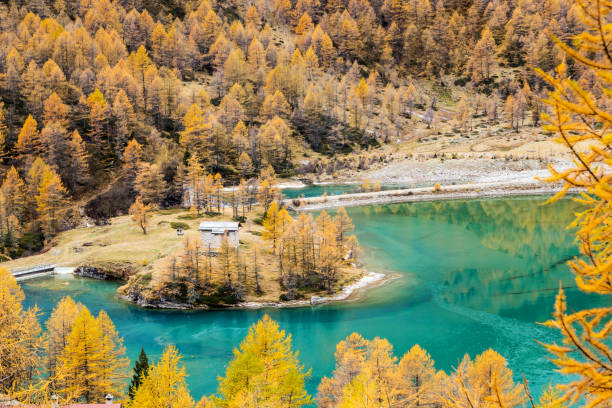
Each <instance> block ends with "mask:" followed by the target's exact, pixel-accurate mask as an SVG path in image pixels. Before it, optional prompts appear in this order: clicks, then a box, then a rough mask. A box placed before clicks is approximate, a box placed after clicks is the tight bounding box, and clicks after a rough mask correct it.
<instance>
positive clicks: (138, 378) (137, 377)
mask: <svg viewBox="0 0 612 408" xmlns="http://www.w3.org/2000/svg"><path fill="white" fill-rule="evenodd" d="M148 370H149V359H148V358H147V354H146V353H145V351H144V348H141V349H140V356H139V357H138V360H137V361H136V363H134V376H133V377H132V382H131V383H130V388H129V389H128V396H129V397H130V399H132V398H134V394H136V390H137V389H138V387H140V384H141V383H142V379H143V378H144V376H145V375H147V371H148Z"/></svg>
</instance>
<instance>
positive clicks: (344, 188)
mask: <svg viewBox="0 0 612 408" xmlns="http://www.w3.org/2000/svg"><path fill="white" fill-rule="evenodd" d="M426 185H429V184H426ZM431 185H433V183H431ZM424 186H425V185H422V184H382V185H381V186H380V187H381V190H396V189H404V188H410V187H424ZM360 187H361V185H360V184H311V185H308V186H304V187H299V188H284V189H282V191H283V195H284V196H285V197H286V198H297V197H306V198H307V197H319V196H322V195H323V194H327V195H339V194H345V193H346V194H350V193H357V192H359V189H360Z"/></svg>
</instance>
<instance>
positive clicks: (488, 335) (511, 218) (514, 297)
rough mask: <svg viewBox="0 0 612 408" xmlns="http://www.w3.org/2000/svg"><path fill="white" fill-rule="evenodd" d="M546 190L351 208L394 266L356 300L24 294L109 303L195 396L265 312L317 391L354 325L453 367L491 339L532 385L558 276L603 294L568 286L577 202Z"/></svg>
mask: <svg viewBox="0 0 612 408" xmlns="http://www.w3.org/2000/svg"><path fill="white" fill-rule="evenodd" d="M542 203H543V199H541V198H511V199H508V198H507V199H486V200H470V201H466V200H454V201H444V202H423V203H406V204H392V205H380V206H366V207H354V208H348V209H347V210H348V213H349V215H350V216H351V217H352V218H353V222H354V224H355V226H356V229H355V233H356V234H357V237H358V238H359V241H360V242H361V245H362V256H361V260H362V262H363V263H364V264H365V265H366V266H367V268H368V269H369V270H372V271H384V272H391V273H396V274H399V275H400V278H398V279H397V280H395V281H392V282H391V283H389V284H387V285H385V286H382V287H378V288H375V289H372V290H370V291H368V292H367V293H366V294H365V296H363V297H362V298H361V300H359V301H355V302H348V303H337V304H330V305H322V306H317V307H312V308H310V307H308V308H299V309H267V310H232V311H212V312H181V311H171V312H169V311H151V310H143V309H139V308H137V307H134V306H132V305H129V304H127V303H124V302H120V301H118V300H116V298H115V290H116V288H117V285H116V284H115V283H111V282H101V281H94V280H87V279H82V278H73V277H56V278H39V279H34V280H30V281H25V282H23V283H22V287H23V289H24V291H25V293H26V304H27V305H34V304H37V305H38V306H39V307H40V308H41V309H42V311H43V316H42V318H43V319H45V318H46V316H48V313H49V312H50V311H51V309H52V308H53V306H54V305H55V303H56V302H57V301H58V300H59V299H60V298H61V297H62V296H65V295H70V296H72V297H73V298H75V299H76V300H78V301H80V302H82V303H84V304H85V305H86V306H87V307H89V308H90V310H92V311H93V312H96V313H97V312H98V311H99V310H100V309H102V308H103V309H105V310H106V311H107V312H108V314H109V315H110V317H111V318H112V319H113V321H114V322H115V324H116V326H117V329H118V331H119V334H120V335H121V336H123V338H124V339H125V344H126V346H127V351H128V356H129V357H130V359H131V360H132V361H133V360H135V359H136V358H137V356H138V352H139V351H140V347H141V346H143V347H144V348H145V350H146V351H147V353H148V354H149V355H150V356H151V357H154V358H155V357H158V356H159V354H160V353H161V350H162V349H163V347H164V345H166V344H170V343H173V344H176V345H177V347H178V348H179V350H180V352H181V353H182V354H183V360H184V363H185V365H186V368H187V373H188V374H189V378H188V382H189V385H190V389H191V392H192V394H193V395H194V397H195V398H199V397H200V396H201V395H203V394H210V393H212V392H214V390H215V389H216V386H217V376H218V375H220V374H222V373H223V372H224V367H225V365H226V363H227V362H228V361H229V360H230V359H231V357H232V349H233V348H234V347H236V346H237V345H238V344H239V342H240V341H241V340H242V338H243V337H244V336H245V335H246V333H247V330H248V328H249V326H250V325H251V324H253V322H255V321H256V320H257V319H259V318H260V317H261V316H262V315H263V314H264V313H269V314H270V315H271V317H273V318H274V319H276V320H277V321H278V322H279V324H280V325H281V327H282V328H283V329H285V330H286V331H288V332H290V333H291V334H292V336H293V345H294V348H295V349H297V350H299V352H300V359H301V361H302V363H303V364H304V365H305V366H306V367H307V368H312V377H311V378H310V380H309V382H308V389H309V391H310V392H311V393H313V394H315V393H316V387H317V384H318V383H319V381H320V379H321V377H322V376H325V375H330V374H331V372H332V370H333V367H334V358H333V355H334V350H335V345H336V343H338V342H339V341H340V340H342V339H343V338H345V337H346V336H348V335H349V334H350V333H351V332H354V331H356V332H359V333H361V334H362V335H364V336H366V337H369V338H373V337H375V336H380V337H386V338H387V339H389V341H390V342H391V343H392V344H393V345H394V350H395V353H396V355H398V356H400V355H401V354H403V353H405V352H406V351H407V350H408V349H409V348H410V347H411V346H412V345H413V344H415V343H418V344H420V345H421V346H422V347H424V348H425V349H426V350H427V351H428V352H429V353H430V354H431V356H432V358H433V359H434V360H435V362H436V367H437V368H438V369H444V370H451V369H452V367H453V366H455V365H456V364H457V363H458V361H459V360H460V359H461V358H462V357H463V355H464V354H465V353H469V354H470V355H471V356H472V357H474V356H475V355H476V354H478V353H481V352H482V351H484V350H486V349H487V348H490V347H492V348H494V349H495V350H497V351H498V352H500V353H501V354H502V355H504V356H505V357H506V359H507V360H508V362H509V365H510V367H511V369H512V370H513V371H514V374H515V378H516V379H517V380H519V379H521V378H522V375H523V374H525V376H526V377H527V379H528V380H529V382H530V385H531V389H532V392H533V393H534V394H535V395H539V393H540V390H541V389H542V388H543V387H545V386H547V385H548V384H549V383H550V382H551V381H553V382H555V381H559V380H560V378H559V376H558V375H557V374H556V373H555V372H554V371H553V366H552V364H551V363H549V362H548V361H547V360H546V359H545V357H546V353H545V351H544V350H543V348H542V347H541V346H539V345H538V344H537V343H536V342H535V341H534V340H535V339H537V340H540V341H545V342H550V341H553V340H555V339H556V338H557V337H556V333H555V332H553V331H551V330H549V329H546V328H544V327H542V326H539V325H538V324H537V322H542V321H545V320H547V319H548V318H549V316H550V314H551V312H552V308H553V302H554V297H555V294H556V292H557V290H558V288H559V282H560V281H562V282H563V286H564V287H568V288H569V289H567V291H568V300H569V303H570V307H571V308H573V309H579V308H582V307H585V306H595V305H598V304H604V303H606V304H609V302H610V300H611V299H609V298H601V297H600V298H598V297H588V296H586V295H584V294H582V293H580V292H578V291H577V290H575V289H572V287H574V286H575V284H574V281H573V279H572V276H571V273H570V272H569V268H568V267H567V266H566V265H565V261H566V260H567V259H568V258H571V257H573V256H575V255H577V254H578V250H577V247H576V246H575V243H574V242H573V239H572V236H571V232H570V231H568V230H566V228H565V226H566V225H567V224H568V223H569V222H570V220H571V212H572V210H574V209H576V208H577V207H576V204H575V203H573V202H572V201H571V200H563V201H560V202H558V203H556V204H552V205H547V206H542Z"/></svg>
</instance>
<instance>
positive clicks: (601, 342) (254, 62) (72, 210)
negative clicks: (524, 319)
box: [0, 0, 612, 408]
mask: <svg viewBox="0 0 612 408" xmlns="http://www.w3.org/2000/svg"><path fill="white" fill-rule="evenodd" d="M611 11H612V5H610V3H609V2H603V1H600V0H576V1H573V0H517V1H501V0H438V1H437V2H435V3H434V2H430V1H429V0H348V1H347V0H327V1H324V0H249V1H241V0H228V1H221V0H217V1H213V0H210V1H209V0H201V1H198V0H195V1H189V0H163V1H152V0H115V1H110V0H81V1H78V0H54V1H50V0H10V1H2V2H0V249H1V252H2V254H1V256H2V260H7V259H14V258H19V257H22V256H27V255H30V254H34V253H39V252H41V251H42V250H43V249H49V248H50V247H52V246H53V244H54V241H53V240H54V239H57V238H56V237H57V236H58V234H60V233H61V232H62V231H66V230H69V229H72V228H75V227H76V226H79V225H83V224H84V223H85V222H92V223H97V224H104V223H106V222H108V220H109V219H110V218H111V217H114V216H116V215H122V214H127V213H129V215H130V219H131V220H132V221H133V223H134V224H135V225H134V226H133V227H134V228H135V229H136V230H138V231H139V233H140V231H142V235H146V234H147V232H148V231H150V227H151V226H150V220H151V214H152V212H153V211H154V210H155V209H158V208H161V209H167V208H170V207H179V206H184V207H188V208H189V213H188V214H187V215H185V217H187V218H186V219H189V220H197V219H199V218H200V217H204V216H207V217H209V216H210V217H217V216H218V217H222V216H224V212H223V211H224V207H225V206H227V207H231V210H232V218H233V219H234V220H236V221H241V222H245V221H246V220H247V218H248V217H246V216H245V214H247V213H249V212H251V210H252V209H253V208H256V211H260V213H258V214H251V215H252V217H251V220H250V221H253V222H256V223H258V225H260V226H261V228H260V229H259V230H256V228H253V229H251V231H249V232H253V231H255V233H256V234H251V235H252V236H250V238H252V239H255V238H253V237H259V236H261V239H262V240H263V241H265V243H266V245H267V249H268V251H267V252H266V251H262V253H264V252H265V254H264V255H265V256H266V257H267V258H266V259H267V261H266V262H267V263H268V264H270V265H272V264H274V265H275V268H276V265H278V267H277V268H276V269H274V272H275V273H276V274H277V275H274V278H273V279H274V284H275V285H279V286H282V288H283V290H284V291H285V293H283V295H284V296H285V298H286V299H287V300H292V299H295V298H297V297H298V296H302V295H303V293H301V292H300V290H304V289H308V290H309V291H311V292H308V293H312V290H318V291H321V290H327V291H328V292H329V293H332V292H333V290H334V289H338V287H339V285H340V284H339V282H340V278H341V277H342V276H343V270H344V269H349V268H354V267H355V265H356V264H357V262H358V256H359V245H358V242H357V239H356V238H355V236H353V235H350V234H349V231H352V230H353V227H354V226H353V224H352V221H351V219H350V218H349V217H348V215H347V214H346V212H345V211H344V209H341V210H339V211H338V212H337V213H336V215H335V216H333V217H330V216H329V215H328V214H327V213H325V212H322V213H321V214H319V215H318V216H317V217H313V216H312V215H311V214H307V213H305V212H302V213H301V214H300V215H296V216H295V217H292V216H291V215H290V214H289V212H288V211H287V209H286V208H284V207H283V200H282V192H281V191H280V189H279V188H278V179H279V178H282V177H295V176H305V175H311V174H321V173H327V174H335V172H336V171H338V170H340V169H346V168H350V169H354V170H355V171H359V170H364V169H366V168H367V167H368V166H369V165H370V164H372V163H373V162H375V161H378V162H385V160H386V156H385V153H384V151H383V148H384V147H385V146H388V145H393V144H394V143H397V142H398V141H399V140H400V139H401V138H402V137H404V136H406V135H407V134H409V133H410V132H411V131H412V130H413V129H415V128H417V127H419V128H420V129H428V130H430V129H436V127H439V126H441V124H442V123H445V124H446V123H447V122H449V123H448V125H449V126H451V128H452V131H453V132H454V133H456V134H460V135H461V137H465V138H469V137H471V130H472V126H473V119H476V118H478V119H479V125H481V126H485V127H486V126H489V125H491V126H493V125H498V124H500V123H503V126H504V128H505V129H506V130H507V131H509V132H512V133H518V132H519V129H520V128H523V127H525V126H531V129H536V128H539V127H540V126H543V131H544V133H545V135H555V136H556V137H557V139H556V141H558V142H560V143H561V144H562V145H563V146H564V148H565V149H566V150H567V153H568V155H571V157H572V159H573V162H569V166H565V167H564V168H562V169H558V170H557V169H555V168H554V166H551V177H550V178H549V179H548V180H547V181H548V182H552V183H557V184H555V186H556V187H558V186H560V185H562V186H563V187H560V191H559V193H558V194H557V195H556V196H555V197H553V198H552V199H551V201H555V200H557V199H559V198H560V197H562V196H564V195H565V193H566V192H568V191H570V189H573V190H572V191H577V190H579V191H580V195H579V196H578V198H577V200H578V201H579V202H580V203H581V204H582V206H583V208H584V210H583V211H581V212H579V213H577V214H574V215H573V216H574V217H575V219H574V222H573V223H572V225H571V227H572V231H573V232H574V233H575V234H576V238H577V244H578V246H579V249H580V252H581V256H579V257H576V258H575V259H572V260H570V261H569V262H568V265H569V267H570V269H571V271H572V273H573V274H574V276H575V281H576V290H580V291H582V292H586V293H590V294H593V295H600V296H607V298H609V295H610V294H611V293H612V239H611V237H612V232H611V229H612V222H611V220H612V175H611V174H610V168H612V147H611V146H612V136H611V135H612V133H611V131H610V129H611V128H612V116H611V114H610V107H611V106H612V103H611V100H610V99H611V95H612V92H611V89H612V75H611V72H612V50H611V49H610V41H611V40H612V24H610V21H611V20H610V15H611V14H610V12H611ZM442 102H444V103H445V106H446V107H452V109H453V112H452V116H453V117H452V120H451V121H449V117H448V116H447V114H448V112H446V113H444V109H446V108H444V109H443V108H442V107H441V104H442ZM443 113H444V115H442V114H443ZM445 115H446V116H445ZM445 126H446V125H445ZM439 129H441V127H440V128H439ZM447 130H448V129H447ZM436 131H438V132H439V130H436ZM364 185H366V183H364ZM232 186H233V187H235V188H233V189H227V190H224V188H225V187H232ZM364 190H365V191H370V190H380V184H378V183H375V187H373V188H370V182H369V181H368V182H367V188H364ZM439 190H440V185H439V184H436V186H435V187H434V193H436V192H438V191H439ZM298 201H299V200H298ZM203 214H204V215H203ZM256 217H257V218H256ZM227 218H229V217H227ZM180 225H187V224H180ZM173 233H174V232H173ZM257 234H259V235H257ZM183 242H184V246H183V247H182V248H181V249H179V250H178V251H177V252H176V253H173V254H171V255H170V256H168V257H167V258H165V259H163V261H164V262H163V264H162V263H161V261H160V265H157V266H158V267H159V272H160V273H159V276H162V277H163V278H164V279H160V280H159V281H158V280H157V279H155V280H154V282H153V283H154V284H156V285H158V286H152V287H148V288H149V289H150V290H151V291H152V292H153V293H154V294H159V289H160V288H162V287H166V288H170V289H172V288H174V287H175V286H174V284H175V281H180V282H181V285H182V286H181V288H186V289H185V290H184V291H182V290H179V292H180V293H181V294H186V293H189V294H190V296H191V295H192V294H195V295H197V296H199V297H196V296H195V295H194V296H191V297H194V298H197V299H196V301H197V302H205V300H206V299H208V297H209V296H210V293H211V292H212V291H213V290H218V289H220V288H221V289H224V288H228V287H230V288H232V292H231V297H232V301H233V302H234V303H235V302H237V301H238V300H241V299H242V294H243V292H244V293H247V292H249V291H250V292H257V293H259V292H261V288H260V281H259V277H260V270H259V266H258V265H259V263H258V260H259V259H262V258H261V256H262V255H260V252H259V248H258V247H256V246H253V247H251V248H250V251H249V252H246V251H244V249H245V248H242V249H240V248H239V245H237V246H236V248H238V249H232V248H233V247H230V243H229V241H228V240H227V239H224V240H223V242H222V245H221V248H220V250H219V251H218V253H216V254H214V258H215V260H214V262H213V260H212V258H213V255H212V253H211V251H210V250H208V251H205V250H204V249H203V247H202V244H201V242H200V240H199V239H193V238H192V237H191V238H189V239H187V238H186V239H185V240H184V241H183ZM238 244H240V242H239V243H238ZM242 246H243V247H246V246H245V245H242ZM499 246H503V245H502V244H500V245H499ZM241 251H242V252H241ZM270 259H272V260H273V261H270ZM262 263H263V262H262ZM145 278H146V279H145ZM143 279H144V280H146V284H147V285H148V284H149V283H151V280H152V277H151V275H148V276H145V275H138V276H136V277H132V279H131V280H130V281H129V282H130V283H131V284H135V285H136V284H137V285H141V284H142V285H143V286H146V285H145V284H144V283H143ZM262 279H263V278H262ZM269 281H270V280H269V279H268V282H269ZM263 282H264V283H265V282H266V281H263ZM164 285H165V286H164ZM572 289H574V288H572ZM183 292H184V293H183ZM565 292H566V288H565V287H561V288H559V291H558V295H557V297H556V302H555V305H554V313H553V315H552V317H551V320H550V321H548V322H546V323H544V325H545V326H546V327H548V328H549V329H552V330H553V331H555V333H556V334H557V337H555V339H556V341H551V343H547V344H540V345H538V344H536V343H535V342H534V344H533V347H542V348H543V350H545V351H547V352H548V355H549V356H550V357H551V361H552V363H553V364H554V365H555V367H556V369H557V370H558V372H559V373H560V374H561V375H564V376H566V377H565V378H566V379H567V381H566V382H565V383H564V384H551V386H550V388H549V389H547V390H546V391H545V392H543V393H542V395H541V396H536V397H535V398H534V396H532V395H531V394H530V392H529V385H528V384H526V383H524V384H521V383H520V381H518V380H517V375H516V373H514V374H513V372H512V367H509V366H508V364H507V361H506V359H505V358H504V356H502V355H500V354H499V353H497V352H496V351H494V350H486V351H483V352H482V353H481V354H480V355H478V356H471V357H470V356H467V355H466V356H465V357H464V358H463V359H461V360H460V361H458V362H457V365H456V366H455V367H453V369H452V370H448V372H444V371H441V370H438V369H436V368H435V365H434V362H433V360H432V359H431V357H430V355H429V354H428V353H427V352H426V351H425V349H423V348H421V347H420V346H419V345H414V346H413V347H411V348H410V349H409V350H408V351H407V352H406V353H405V354H404V355H403V356H396V355H395V354H394V353H393V347H392V345H391V344H390V343H389V342H388V341H387V340H385V339H381V338H378V337H375V338H371V339H367V338H364V337H362V336H361V335H359V334H357V333H354V334H351V335H350V336H349V337H347V338H346V339H344V340H342V341H340V342H339V343H338V344H337V347H336V351H335V355H334V356H333V357H334V358H335V368H334V370H333V372H332V373H330V375H329V376H328V377H324V378H323V379H322V380H321V381H320V383H319V384H318V388H317V395H316V396H313V395H309V393H308V392H307V391H306V387H305V384H306V381H307V380H308V378H309V376H310V371H309V369H308V367H304V366H303V365H302V363H300V359H299V354H298V352H297V351H296V350H293V348H292V343H291V335H290V334H289V333H285V332H284V331H283V330H282V329H281V328H280V327H279V325H278V324H277V323H276V322H274V321H273V320H272V319H270V318H269V317H268V316H265V317H263V318H262V319H261V320H260V321H259V322H257V323H254V324H253V326H252V327H251V328H250V330H249V332H248V334H247V336H246V337H245V338H244V339H243V341H242V342H241V343H240V344H239V345H236V349H235V350H234V352H233V356H232V358H231V359H230V361H229V362H228V364H227V366H226V367H225V370H224V372H223V374H222V375H221V376H220V377H219V378H218V388H217V390H216V391H215V392H214V393H212V394H211V395H208V396H206V397H204V398H202V399H201V400H200V401H199V402H198V403H197V405H196V402H195V401H194V399H193V398H192V395H190V392H189V390H188V388H187V385H186V382H185V377H186V375H187V373H186V372H185V369H184V368H183V365H182V362H181V358H182V357H181V354H180V350H177V348H176V347H174V346H172V345H170V346H167V347H166V349H165V350H164V352H163V355H162V356H161V357H160V358H159V359H157V360H156V361H149V360H148V359H147V357H146V354H145V352H144V351H143V352H142V354H141V356H140V359H139V360H138V362H137V364H136V365H135V366H134V373H133V378H132V382H131V384H130V386H129V389H128V388H127V385H128V377H130V373H129V366H130V363H129V361H128V360H127V358H126V357H125V347H124V345H123V339H122V338H121V333H118V332H117V330H116V328H115V326H114V324H113V322H112V321H111V319H110V317H109V316H108V314H106V313H105V312H104V311H100V312H99V313H98V314H97V315H94V314H92V313H91V312H90V311H89V310H88V308H87V307H86V306H85V305H82V304H80V303H78V302H75V301H74V300H72V299H71V298H68V297H65V298H63V299H61V300H59V302H58V303H57V305H56V307H55V309H54V310H53V311H52V312H51V314H50V315H49V316H48V317H47V318H46V321H45V322H41V319H40V311H39V310H38V309H37V308H36V307H33V308H28V309H25V308H24V307H23V305H22V303H23V300H24V293H23V291H22V290H21V288H20V286H19V284H18V283H17V282H16V280H15V279H14V277H13V275H12V274H11V272H10V271H9V270H8V269H6V268H0V397H1V398H5V397H6V398H8V399H10V400H16V401H20V402H23V403H26V404H27V403H36V404H51V403H52V401H55V400H54V398H57V399H58V400H59V401H60V403H62V404H63V403H71V402H97V403H101V402H102V401H103V399H104V398H105V396H106V395H107V394H113V395H115V396H116V397H117V398H118V400H120V401H121V402H123V403H124V405H125V406H127V407H128V408H129V407H134V408H148V407H151V408H153V407H160V406H164V407H171V408H185V407H187V408H191V407H198V408H234V407H253V408H254V407H269V408H280V407H282V408H294V407H295V408H297V407H302V406H309V405H311V404H313V403H315V398H316V404H318V405H319V406H321V407H329V408H332V407H333V408H349V407H351V408H352V407H363V408H379V407H381V408H382V407H387V408H389V407H414V406H426V407H447V408H451V407H452V408H477V407H484V408H493V407H500V408H511V407H518V406H522V405H528V406H531V407H533V408H535V407H536V406H537V407H542V408H562V407H566V406H570V405H572V404H576V405H584V406H586V407H588V408H599V407H609V406H610V401H612V386H611V384H612V365H611V364H612V363H611V361H612V357H611V356H612V351H611V350H610V333H611V332H612V320H611V316H612V307H610V306H607V307H606V306H604V307H598V308H592V309H584V310H574V308H573V306H572V305H571V304H568V299H567V297H566V293H565ZM202 299H204V300H202ZM196 301H194V302H196ZM197 302H196V303H197ZM448 341H452V340H450V339H449V340H448ZM321 358H330V359H331V358H332V356H321ZM190 375H210V373H190ZM538 397H539V398H538ZM1 401H2V400H0V403H1Z"/></svg>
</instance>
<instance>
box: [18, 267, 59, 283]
mask: <svg viewBox="0 0 612 408" xmlns="http://www.w3.org/2000/svg"><path fill="white" fill-rule="evenodd" d="M11 273H12V274H13V276H14V277H15V279H17V280H25V279H31V278H35V277H38V276H46V275H53V274H55V264H43V265H37V266H33V267H26V268H19V269H11Z"/></svg>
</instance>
